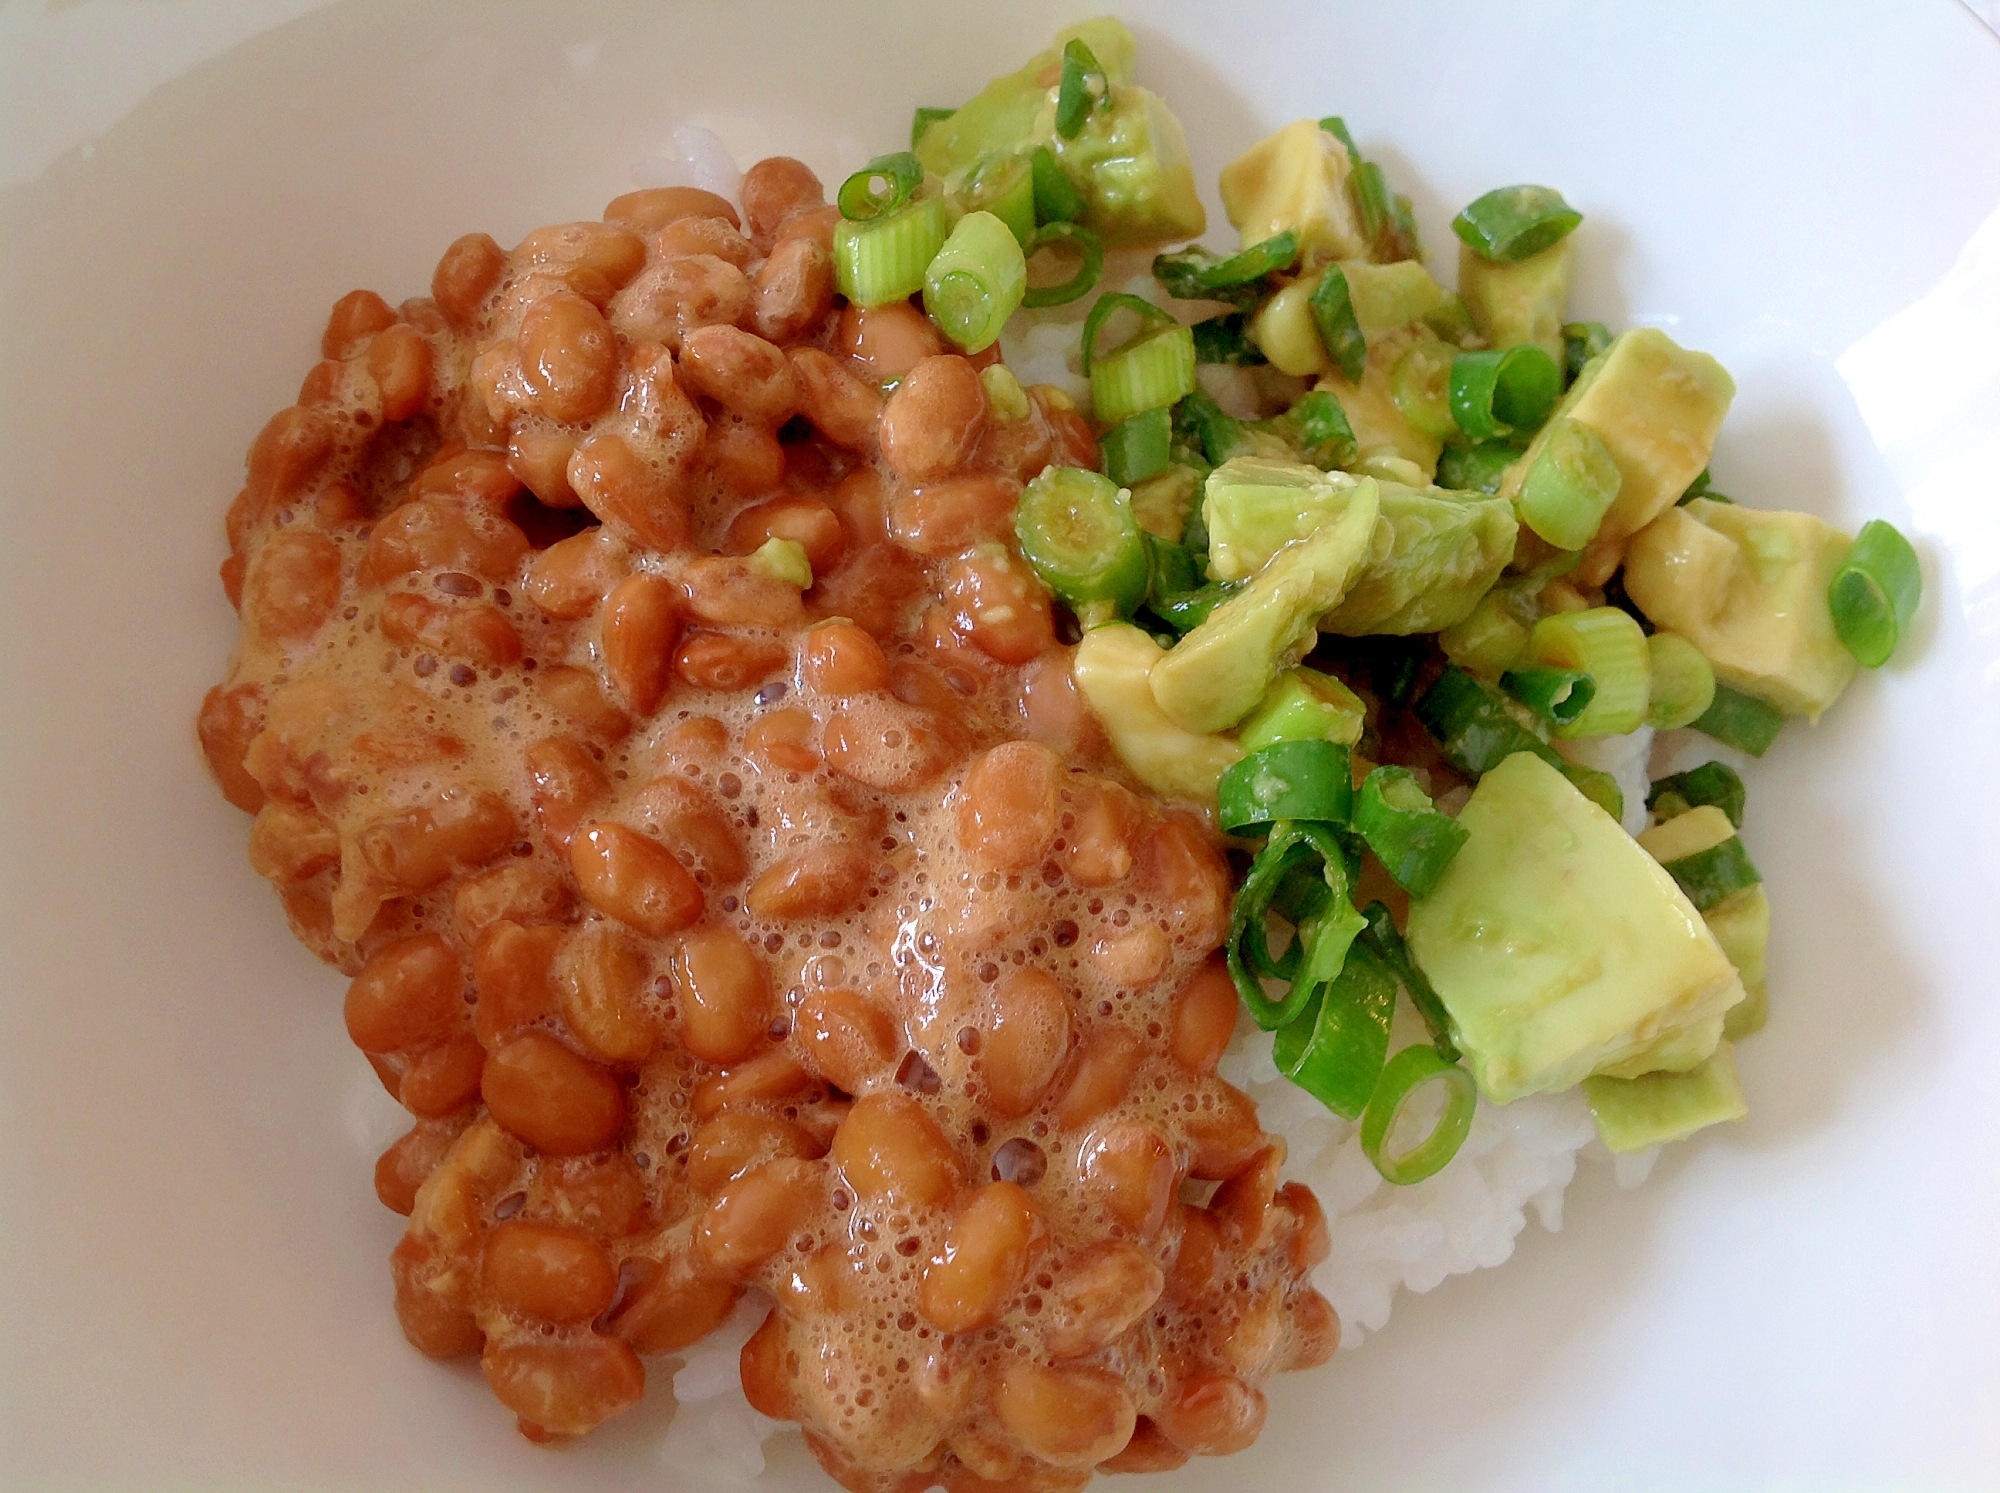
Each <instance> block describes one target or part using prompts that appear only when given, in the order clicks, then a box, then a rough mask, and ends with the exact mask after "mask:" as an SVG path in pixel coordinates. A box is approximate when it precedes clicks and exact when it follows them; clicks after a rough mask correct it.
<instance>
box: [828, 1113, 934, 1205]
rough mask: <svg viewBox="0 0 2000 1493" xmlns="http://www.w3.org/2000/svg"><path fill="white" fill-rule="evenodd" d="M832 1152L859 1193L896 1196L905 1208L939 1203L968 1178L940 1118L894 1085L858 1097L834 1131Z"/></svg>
mask: <svg viewBox="0 0 2000 1493" xmlns="http://www.w3.org/2000/svg"><path fill="white" fill-rule="evenodd" d="M832 1154H833V1160H834V1162H835V1163H836V1164H837V1165H838V1166H839V1167H840V1170H841V1174H842V1175H843V1176H844V1177H846V1179H847V1183H848V1185H849V1186H850V1187H852V1188H853V1189H854V1191H855V1193H856V1194H857V1195H858V1196H860V1197H863V1198H873V1197H893V1198H895V1199H897V1200H899V1201H900V1202H902V1203H903V1204H904V1205H905V1206H907V1207H912V1208H934V1207H939V1206H941V1205H943V1204H945V1203H947V1202H949V1201H950V1200H951V1198H952V1197H953V1196H954V1195H955V1194H956V1193H957V1191H958V1189H959V1188H960V1187H961V1186H963V1185H964V1181H965V1176H964V1173H963V1171H962V1170H961V1169H960V1167H959V1164H958V1156H957V1154H956V1153H955V1152H954V1151H953V1150H952V1148H951V1143H950V1142H949V1141H947V1140H946V1139H945V1138H944V1134H943V1132H941V1131H940V1130H939V1129H938V1127H937V1122H936V1121H935V1120H933V1119H932V1118H931V1117H930V1115H929V1113H928V1112H927V1111H926V1110H925V1109H924V1107H923V1106H922V1105H920V1104H919V1103H917V1101H916V1100H914V1099H912V1098H911V1097H910V1096H909V1095H907V1094H903V1093H899V1092H896V1091H894V1090H887V1091H883V1092H879V1093H873V1094H869V1095H867V1096H865V1097H863V1098H861V1099H858V1100H856V1101H855V1104H854V1108H853V1109H852V1110H851V1111H850V1112H849V1113H848V1116H847V1120H846V1122H845V1123H844V1124H843V1125H842V1126H841V1127H840V1129H839V1130H838V1131H837V1132H836V1133H835V1134H834V1138H833V1153H832Z"/></svg>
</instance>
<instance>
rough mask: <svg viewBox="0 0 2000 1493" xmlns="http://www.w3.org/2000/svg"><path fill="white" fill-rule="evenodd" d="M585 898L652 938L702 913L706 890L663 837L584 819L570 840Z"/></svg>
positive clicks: (578, 880)
mask: <svg viewBox="0 0 2000 1493" xmlns="http://www.w3.org/2000/svg"><path fill="white" fill-rule="evenodd" d="M570 865H571V868H572V869H573V870H574V871H575V872H576V880H577V886H578V888H579V889H580V890H581V891H582V893H583V898H584V900H585V901H586V902H588V903H589V904H590V905H591V906H592V907H595V908H596V909H597V910H598V911H599V912H601V913H603V914H605V916H607V917H613V918H616V919H618V921H619V922H621V923H624V924H625V925H626V926H628V927H631V928H636V929H637V930H638V931H639V932H641V933H644V934H646V935H647V936H648V937H650V938H664V937H666V936H667V935H668V934H670V933H678V932H679V931H680V930H681V929H683V928H685V927H687V926H688V925H690V924H691V923H693V922H694V921H695V920H696V919H697V918H699V917H700V916H701V910H702V900H703V899H702V892H701V888H700V887H699V886H698V885H696V883H695V880H694V878H693V877H692V876H690V875H688V873H687V871H686V869H685V868H684V867H683V866H682V865H681V863H680V862H679V861H677V860H675V859H674V857H673V854H672V852H671V851H669V850H668V849H667V848H666V847H665V846H664V845H662V844H660V843H659V841H657V840H653V839H649V838H647V837H646V836H645V835H642V834H640V833H639V831H637V830H635V829H630V828H628V827H626V826H625V825H622V824H601V823H589V824H584V825H582V826H581V827H579V829H578V830H577V832H576V833H575V834H574V835H573V836H572V838H571V840H570Z"/></svg>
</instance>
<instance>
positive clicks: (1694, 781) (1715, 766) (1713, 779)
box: [1646, 762, 1748, 829]
mask: <svg viewBox="0 0 2000 1493" xmlns="http://www.w3.org/2000/svg"><path fill="white" fill-rule="evenodd" d="M1670 793H1671V794H1675V795H1677V796H1678V797H1679V798H1680V800H1681V801H1682V802H1683V803H1685V804H1686V805H1687V806H1688V807H1689V808H1691V809H1699V808H1701V807H1702V806H1703V805H1704V804H1714V805H1715V806H1716V807H1717V808H1718V809H1720V810H1722V812H1723V813H1725V814H1727V815H1728V816H1729V822H1730V823H1731V824H1733V825H1735V826H1736V827H1737V828H1738V829H1741V828H1743V806H1744V803H1745V801H1746V800H1747V798H1748V794H1746V793H1745V792H1744V788H1743V779H1742V778H1741V777H1739V776H1738V775H1737V772H1736V769H1735V768H1733V767H1731V766H1730V765H1729V764H1728V763H1727V762H1704V763H1703V764H1702V765H1701V766H1700V767H1692V768H1689V769H1688V770H1687V771H1686V772H1677V773H1673V774H1671V775H1670V776H1667V777H1664V778H1657V779H1655V780H1654V782H1653V787H1652V791H1651V792H1649V793H1648V794H1647V795H1646V807H1647V808H1649V809H1650V808H1652V807H1653V806H1654V805H1655V804H1657V803H1658V802H1659V801H1660V800H1661V799H1662V798H1664V797H1665V796H1666V795H1667V794H1670Z"/></svg>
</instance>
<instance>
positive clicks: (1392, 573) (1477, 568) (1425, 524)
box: [1319, 481, 1517, 637]
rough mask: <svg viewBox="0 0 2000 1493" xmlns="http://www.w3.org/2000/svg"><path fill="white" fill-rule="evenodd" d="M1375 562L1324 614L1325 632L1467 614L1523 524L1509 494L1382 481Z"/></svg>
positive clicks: (1408, 627)
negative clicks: (1490, 495) (1519, 523)
mask: <svg viewBox="0 0 2000 1493" xmlns="http://www.w3.org/2000/svg"><path fill="white" fill-rule="evenodd" d="M1377 485H1378V486H1379V487H1380V488H1381V493H1382V513H1381V517H1380V518H1379V519H1377V520H1376V523H1375V534H1374V539H1373V542H1372V543H1371V544H1370V547H1369V553H1368V564H1367V567H1366V568H1365V569H1364V570H1363V571H1362V572H1361V573H1360V574H1359V575H1357V576H1356V577H1355V578H1354V579H1353V580H1352V581H1350V582H1349V583H1348V587H1347V594H1346V595H1345V596H1343V597H1342V598H1341V599H1340V605H1339V606H1337V607H1334V608H1333V609H1332V610H1331V611H1329V612H1328V613H1327V614H1326V615H1325V616H1323V617H1321V618H1320V621H1319V627H1320V631H1321V632H1333V633H1342V634H1345V635H1346V636H1349V637H1360V636H1363V635H1364V634H1368V633H1400V634H1404V635H1408V634H1411V633H1422V632H1437V631H1438V630H1440V629H1441V628H1446V627H1450V626H1451V625H1452V624H1454V623H1456V622H1460V621H1462V620H1464V618H1466V617H1467V616H1468V615H1470V614H1471V612H1472V609H1473V608H1474V607H1476V606H1477V605H1478V604H1479V599H1480V597H1482V596H1484V595H1485V594H1486V592H1487V590H1488V589H1489V588H1490V587H1491V586H1492V585H1493V583H1494V582H1495V581H1497V580H1498V579H1499V578H1500V572H1501V571H1503V570H1504V569H1506V568H1507V562H1508V561H1509V560H1511V559H1513V558H1514V536H1515V533H1516V531H1517V526H1516V524H1515V521H1514V510H1513V506H1512V505H1511V504H1510V503H1508V501H1507V500H1506V499H1505V498H1488V497H1482V496H1480V495H1479V494H1478V493H1461V492H1449V491H1447V490H1446V489H1444V488H1441V487H1431V488H1425V489H1422V490H1419V489H1416V488H1412V487H1407V486H1405V485H1403V484H1402V483H1399V482H1387V481H1382V482H1378V484H1377Z"/></svg>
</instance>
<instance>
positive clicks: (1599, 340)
mask: <svg viewBox="0 0 2000 1493" xmlns="http://www.w3.org/2000/svg"><path fill="white" fill-rule="evenodd" d="M1610 346H1611V328H1609V327H1607V326H1606V325H1605V324H1604V323H1603V322H1601V321H1571V322H1565V323H1563V377H1564V380H1565V381H1566V382H1568V383H1575V382H1576V376H1577V375H1578V374H1579V373H1581V372H1583V365H1584V364H1585V363H1588V362H1589V361H1590V360H1591V359H1592V358H1594V357H1596V356H1597V355H1598V354H1599V353H1601V352H1603V351H1604V350H1605V349H1606V348H1608V347H1610Z"/></svg>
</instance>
